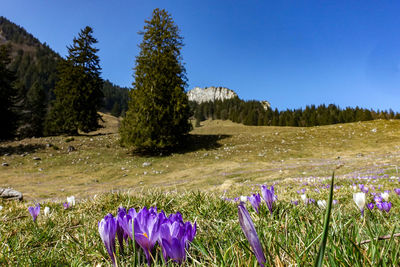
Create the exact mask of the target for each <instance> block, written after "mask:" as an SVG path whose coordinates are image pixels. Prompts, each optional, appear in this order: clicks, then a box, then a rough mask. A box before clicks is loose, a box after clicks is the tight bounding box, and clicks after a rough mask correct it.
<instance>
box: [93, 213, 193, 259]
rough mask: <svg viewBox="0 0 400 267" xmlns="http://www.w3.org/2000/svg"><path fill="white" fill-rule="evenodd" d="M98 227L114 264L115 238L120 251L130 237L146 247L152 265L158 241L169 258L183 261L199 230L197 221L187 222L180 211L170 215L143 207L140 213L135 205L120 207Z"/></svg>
mask: <svg viewBox="0 0 400 267" xmlns="http://www.w3.org/2000/svg"><path fill="white" fill-rule="evenodd" d="M98 226H99V233H100V237H101V239H102V240H103V242H104V245H105V247H106V249H107V252H108V254H109V255H110V257H111V260H112V261H113V263H114V264H115V237H117V239H118V243H119V245H120V248H121V251H122V250H123V244H124V242H128V238H129V239H131V240H133V241H134V242H135V243H136V244H137V245H139V246H140V247H141V248H142V249H143V251H144V253H145V255H146V259H147V263H148V264H149V265H150V264H151V259H152V256H151V252H152V250H153V248H154V246H155V245H156V243H157V242H158V244H159V245H160V246H161V248H162V253H163V257H164V259H165V260H166V261H167V260H168V258H170V259H173V260H174V261H175V262H178V263H179V264H181V263H182V262H183V261H185V259H186V253H185V249H187V248H188V246H189V243H190V242H192V241H193V239H194V237H195V235H196V230H197V226H196V223H194V224H193V225H192V224H191V223H190V222H184V221H183V219H182V215H181V214H180V213H179V212H177V213H174V214H171V215H170V216H169V217H167V216H166V215H165V213H164V211H161V212H157V208H156V207H152V208H150V209H147V208H146V207H144V208H142V209H141V210H140V211H138V212H136V210H135V209H134V208H131V209H129V210H128V211H126V209H125V208H119V209H118V215H117V216H116V217H114V216H113V215H112V214H107V215H106V216H105V217H104V219H102V220H101V221H100V222H99V225H98ZM132 226H133V227H132Z"/></svg>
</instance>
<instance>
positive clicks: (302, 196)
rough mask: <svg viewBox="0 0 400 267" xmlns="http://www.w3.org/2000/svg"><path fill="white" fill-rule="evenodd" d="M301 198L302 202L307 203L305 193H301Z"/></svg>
mask: <svg viewBox="0 0 400 267" xmlns="http://www.w3.org/2000/svg"><path fill="white" fill-rule="evenodd" d="M300 197H301V200H302V201H303V202H304V203H307V201H308V200H307V195H306V194H302V195H301V196H300Z"/></svg>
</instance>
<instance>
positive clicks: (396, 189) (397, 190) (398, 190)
mask: <svg viewBox="0 0 400 267" xmlns="http://www.w3.org/2000/svg"><path fill="white" fill-rule="evenodd" d="M394 192H395V193H396V194H397V195H399V196H400V188H395V189H394Z"/></svg>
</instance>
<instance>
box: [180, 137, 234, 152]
mask: <svg viewBox="0 0 400 267" xmlns="http://www.w3.org/2000/svg"><path fill="white" fill-rule="evenodd" d="M228 137H231V135H226V134H189V135H188V136H186V139H185V140H184V142H183V143H182V144H181V145H179V146H178V147H177V149H176V150H175V151H174V153H179V154H185V153H189V152H195V151H198V150H203V149H205V150H211V149H217V148H219V147H221V146H222V145H221V144H220V143H219V142H218V141H220V140H223V139H225V138H228Z"/></svg>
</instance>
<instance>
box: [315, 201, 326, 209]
mask: <svg viewBox="0 0 400 267" xmlns="http://www.w3.org/2000/svg"><path fill="white" fill-rule="evenodd" d="M317 204H318V207H320V208H323V209H325V208H326V200H318V201H317Z"/></svg>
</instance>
